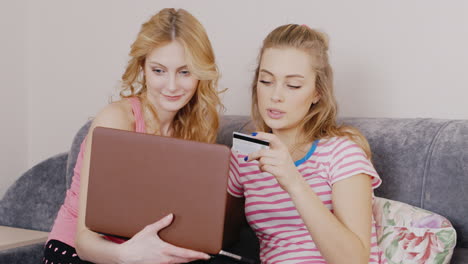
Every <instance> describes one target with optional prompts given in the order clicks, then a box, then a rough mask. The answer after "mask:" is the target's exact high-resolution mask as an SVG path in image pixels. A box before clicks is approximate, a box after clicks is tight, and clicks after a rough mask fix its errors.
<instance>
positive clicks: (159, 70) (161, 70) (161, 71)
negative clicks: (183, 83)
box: [153, 68, 164, 74]
mask: <svg viewBox="0 0 468 264" xmlns="http://www.w3.org/2000/svg"><path fill="white" fill-rule="evenodd" d="M153 72H155V73H158V74H161V73H164V70H163V69H159V68H156V69H153Z"/></svg>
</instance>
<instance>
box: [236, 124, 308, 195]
mask: <svg viewBox="0 0 468 264" xmlns="http://www.w3.org/2000/svg"><path fill="white" fill-rule="evenodd" d="M253 135H254V137H255V138H257V139H261V140H266V141H269V142H270V148H269V149H261V150H259V151H256V152H252V153H250V154H249V155H248V157H246V159H245V160H246V161H251V160H258V162H259V167H260V170H261V171H264V172H268V173H271V174H272V175H273V176H275V178H276V180H277V181H278V183H279V185H280V186H281V188H283V190H285V191H287V192H289V191H290V190H291V188H292V187H293V186H295V185H297V184H303V183H304V180H303V178H302V175H301V174H300V172H299V171H298V170H297V168H296V166H295V165H294V161H293V159H292V157H291V155H290V154H289V150H288V148H287V147H286V145H285V144H284V143H283V142H281V140H280V139H279V138H278V137H277V136H275V135H274V134H270V133H263V132H259V133H257V134H255V133H253Z"/></svg>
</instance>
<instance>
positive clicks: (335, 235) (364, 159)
mask: <svg viewBox="0 0 468 264" xmlns="http://www.w3.org/2000/svg"><path fill="white" fill-rule="evenodd" d="M327 50H328V42H327V39H326V37H325V36H324V35H323V34H322V33H320V32H317V31H316V30H313V29H311V28H309V27H307V26H305V25H302V26H301V25H295V24H289V25H284V26H280V27H278V28H276V29H275V30H273V31H272V32H271V33H270V34H269V35H268V36H267V37H266V39H265V40H264V42H263V47H262V49H261V51H260V56H259V62H258V64H259V65H258V67H257V70H256V72H255V76H254V81H253V85H252V118H253V121H254V123H255V124H256V129H257V131H258V132H254V133H252V135H254V136H255V137H256V138H258V139H262V140H267V141H269V142H270V148H269V149H263V150H260V151H257V152H253V153H250V154H248V155H247V156H246V155H243V154H241V153H237V152H234V151H233V153H232V163H231V171H230V174H231V175H230V180H229V192H230V193H231V195H233V196H236V197H245V214H246V217H247V221H248V223H249V224H250V226H251V227H252V229H253V230H254V231H255V233H256V235H257V237H258V238H259V241H260V258H261V261H262V263H271V264H276V263H347V264H349V263H381V260H380V258H381V252H380V250H379V247H378V245H377V240H376V232H375V222H374V220H373V217H372V199H373V189H374V188H376V187H378V186H379V185H380V183H381V180H380V178H379V175H378V174H377V172H376V171H375V169H374V167H373V165H372V163H371V161H370V155H371V154H370V148H369V145H368V143H367V140H366V139H365V138H364V137H363V136H362V134H360V133H359V132H358V131H357V130H356V129H354V128H352V127H349V126H342V125H337V123H336V112H337V105H336V101H335V97H334V94H333V78H332V69H331V67H330V64H329V61H328V55H327Z"/></svg>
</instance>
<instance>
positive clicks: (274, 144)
mask: <svg viewBox="0 0 468 264" xmlns="http://www.w3.org/2000/svg"><path fill="white" fill-rule="evenodd" d="M252 136H253V137H254V138H256V139H260V140H265V141H268V142H269V143H270V148H273V149H277V148H282V147H283V146H284V144H283V142H281V140H280V139H279V138H278V137H277V136H275V135H274V134H271V133H265V132H255V133H252Z"/></svg>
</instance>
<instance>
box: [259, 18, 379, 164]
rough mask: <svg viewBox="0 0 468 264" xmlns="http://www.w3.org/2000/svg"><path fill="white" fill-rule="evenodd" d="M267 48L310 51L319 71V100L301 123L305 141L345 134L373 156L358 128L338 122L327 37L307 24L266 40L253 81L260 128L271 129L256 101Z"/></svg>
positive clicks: (282, 28)
mask: <svg viewBox="0 0 468 264" xmlns="http://www.w3.org/2000/svg"><path fill="white" fill-rule="evenodd" d="M268 48H296V49H299V50H302V51H304V52H306V53H308V54H309V55H310V56H311V61H312V62H313V65H312V67H313V69H314V71H315V73H316V80H315V87H316V89H317V92H318V94H319V95H320V100H319V101H318V102H317V103H316V104H312V105H311V107H310V109H309V112H308V113H307V114H306V116H305V117H304V119H303V120H302V121H301V123H300V124H299V126H300V127H301V130H302V132H303V135H304V136H305V137H304V141H303V142H300V144H302V143H308V142H312V141H314V140H316V139H322V138H330V137H336V136H338V137H339V136H345V137H348V138H349V139H351V140H353V141H354V142H356V143H357V144H358V145H359V146H360V147H361V148H362V149H363V150H364V152H365V153H366V155H367V157H368V158H369V159H370V158H371V151H370V147H369V143H368V142H367V140H366V138H365V137H364V136H363V135H362V134H361V133H360V132H359V131H358V130H357V129H355V128H353V127H351V126H345V125H341V126H339V125H337V123H336V114H337V107H338V106H337V103H336V99H335V95H334V92H333V71H332V68H331V66H330V63H329V60H328V53H327V51H328V39H327V37H326V35H325V34H323V33H321V32H319V31H316V30H313V29H311V28H309V27H308V26H305V25H302V26H300V25H296V24H288V25H283V26H280V27H278V28H276V29H275V30H273V31H272V32H271V33H270V34H268V36H267V37H266V38H265V40H264V41H263V46H262V48H261V50H260V55H259V58H258V66H257V69H256V71H255V76H254V79H253V83H252V119H253V121H254V123H255V126H256V128H257V129H258V130H259V131H270V130H271V129H270V128H269V127H268V126H267V124H266V123H265V122H264V121H263V119H262V117H261V115H260V112H259V109H258V102H257V82H258V75H259V70H260V63H261V60H262V55H263V52H264V51H265V50H266V49H268Z"/></svg>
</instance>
